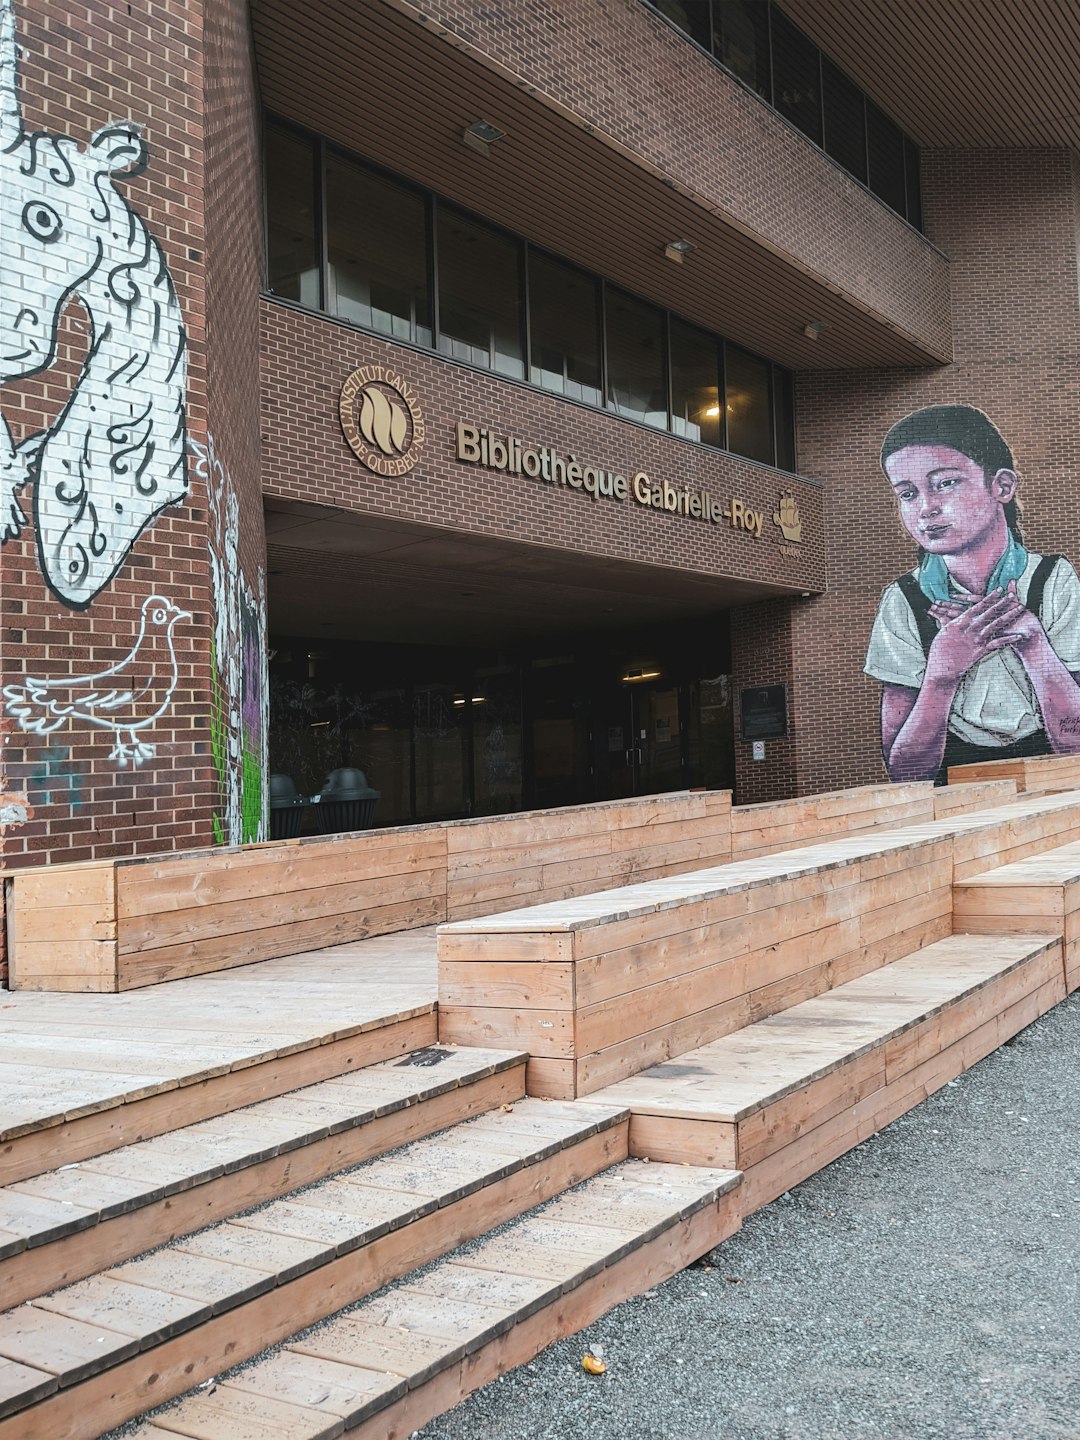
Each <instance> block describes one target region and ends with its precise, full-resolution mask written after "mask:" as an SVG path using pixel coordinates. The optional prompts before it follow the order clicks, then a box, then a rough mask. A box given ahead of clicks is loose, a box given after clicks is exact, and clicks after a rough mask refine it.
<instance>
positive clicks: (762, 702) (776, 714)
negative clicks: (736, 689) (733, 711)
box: [740, 685, 787, 740]
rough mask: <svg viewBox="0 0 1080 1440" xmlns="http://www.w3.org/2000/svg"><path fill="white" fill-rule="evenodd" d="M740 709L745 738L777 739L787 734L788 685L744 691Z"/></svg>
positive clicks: (762, 686) (768, 686)
mask: <svg viewBox="0 0 1080 1440" xmlns="http://www.w3.org/2000/svg"><path fill="white" fill-rule="evenodd" d="M740 709H741V711H742V738H743V739H744V740H777V739H780V738H781V737H783V736H785V735H786V734H787V686H786V685H761V686H758V687H757V688H756V689H754V690H744V691H742V694H741V697H740Z"/></svg>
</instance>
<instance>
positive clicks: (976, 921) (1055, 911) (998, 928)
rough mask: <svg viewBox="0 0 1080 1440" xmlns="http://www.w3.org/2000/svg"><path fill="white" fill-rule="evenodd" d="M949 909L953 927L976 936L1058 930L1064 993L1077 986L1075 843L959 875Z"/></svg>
mask: <svg viewBox="0 0 1080 1440" xmlns="http://www.w3.org/2000/svg"><path fill="white" fill-rule="evenodd" d="M953 914H954V924H955V926H956V928H957V929H958V930H967V931H972V932H975V933H978V934H981V935H1010V934H1017V933H1021V932H1025V931H1029V930H1046V931H1050V932H1053V933H1057V934H1060V935H1062V936H1063V938H1064V969H1065V988H1066V992H1067V993H1069V994H1071V993H1072V991H1074V990H1076V989H1078V988H1080V844H1076V843H1073V844H1071V845H1062V846H1060V847H1058V848H1057V849H1056V850H1046V851H1043V852H1041V853H1040V854H1037V855H1030V856H1028V858H1027V859H1025V860H1016V861H1014V862H1013V863H1012V864H1011V865H1003V866H1000V867H999V868H997V869H995V870H986V871H984V872H983V873H982V874H979V875H971V876H969V877H968V878H967V879H965V880H961V881H960V882H959V883H958V884H957V886H956V892H955V897H954V905H953Z"/></svg>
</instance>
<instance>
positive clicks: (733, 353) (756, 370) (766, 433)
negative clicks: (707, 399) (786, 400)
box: [724, 345, 773, 465]
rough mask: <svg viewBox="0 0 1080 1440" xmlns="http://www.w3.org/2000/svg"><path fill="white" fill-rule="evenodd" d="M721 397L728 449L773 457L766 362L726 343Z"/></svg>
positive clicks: (767, 460)
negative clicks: (722, 394) (725, 414)
mask: <svg viewBox="0 0 1080 1440" xmlns="http://www.w3.org/2000/svg"><path fill="white" fill-rule="evenodd" d="M724 350H725V365H724V400H725V409H726V412H727V433H728V449H729V450H734V452H735V454H736V455H745V456H746V457H747V459H748V460H762V461H764V462H765V464H767V465H768V464H771V463H772V458H773V433H772V413H771V407H770V403H769V401H770V396H769V391H770V384H769V366H768V362H767V361H765V360H759V359H758V357H757V356H756V355H751V354H750V353H749V352H748V351H746V350H740V349H739V347H738V346H737V345H726V346H725V347H724Z"/></svg>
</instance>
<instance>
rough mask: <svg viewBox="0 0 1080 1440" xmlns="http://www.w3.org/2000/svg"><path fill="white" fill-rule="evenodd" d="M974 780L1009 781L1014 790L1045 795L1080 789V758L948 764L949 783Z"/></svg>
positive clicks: (1038, 757) (1057, 756) (1066, 756)
mask: <svg viewBox="0 0 1080 1440" xmlns="http://www.w3.org/2000/svg"><path fill="white" fill-rule="evenodd" d="M973 780H1012V781H1013V783H1014V784H1015V785H1016V788H1017V790H1019V791H1022V792H1025V793H1032V794H1035V793H1045V792H1046V791H1048V790H1075V789H1076V788H1077V787H1080V755H1032V756H1029V757H1028V758H1027V759H1025V760H980V761H979V762H978V763H977V764H974V765H950V766H949V784H950V785H956V784H961V783H964V782H967V781H973Z"/></svg>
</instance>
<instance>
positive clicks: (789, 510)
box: [773, 494, 802, 545]
mask: <svg viewBox="0 0 1080 1440" xmlns="http://www.w3.org/2000/svg"><path fill="white" fill-rule="evenodd" d="M773 524H774V525H779V526H780V533H781V534H782V535H783V537H784V539H785V540H790V541H791V543H792V544H793V545H798V544H800V543H801V541H802V521H801V520H800V519H799V507H798V505H797V504H796V502H795V496H794V495H790V494H788V495H781V497H780V508H779V509H778V510H777V511H776V513H775V514H774V515H773Z"/></svg>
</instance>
